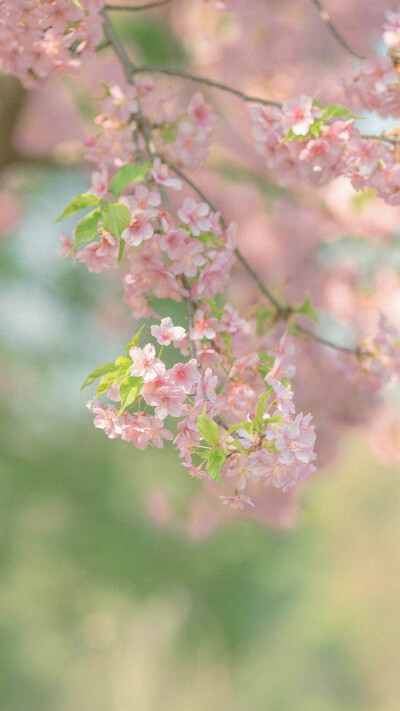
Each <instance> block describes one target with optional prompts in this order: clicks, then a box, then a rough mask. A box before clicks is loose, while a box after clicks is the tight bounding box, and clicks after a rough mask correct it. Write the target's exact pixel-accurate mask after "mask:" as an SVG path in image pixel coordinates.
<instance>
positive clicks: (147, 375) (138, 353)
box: [129, 343, 165, 383]
mask: <svg viewBox="0 0 400 711" xmlns="http://www.w3.org/2000/svg"><path fill="white" fill-rule="evenodd" d="M129 355H130V357H131V358H132V360H133V365H131V367H130V374H131V375H134V376H137V377H142V378H143V380H144V382H145V383H149V382H150V381H151V380H154V379H155V378H156V377H157V375H158V373H162V372H163V371H164V370H165V364H164V363H163V362H162V361H161V360H159V359H158V358H156V357H155V355H156V351H155V348H154V346H153V345H152V344H151V343H147V344H146V345H145V347H144V348H143V349H142V348H138V347H137V346H134V347H133V348H131V349H130V351H129Z"/></svg>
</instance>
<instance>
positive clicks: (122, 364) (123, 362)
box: [115, 356, 132, 371]
mask: <svg viewBox="0 0 400 711" xmlns="http://www.w3.org/2000/svg"><path fill="white" fill-rule="evenodd" d="M115 365H117V366H118V368H119V369H120V370H121V371H123V370H129V368H130V367H131V365H132V358H125V356H118V358H117V360H116V361H115Z"/></svg>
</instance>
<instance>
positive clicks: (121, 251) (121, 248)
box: [118, 237, 126, 262]
mask: <svg viewBox="0 0 400 711" xmlns="http://www.w3.org/2000/svg"><path fill="white" fill-rule="evenodd" d="M125 244H126V242H125V240H124V239H122V237H121V238H120V240H119V251H118V261H119V262H120V261H121V259H122V257H123V254H124V249H125Z"/></svg>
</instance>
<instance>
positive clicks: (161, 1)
mask: <svg viewBox="0 0 400 711" xmlns="http://www.w3.org/2000/svg"><path fill="white" fill-rule="evenodd" d="M170 2H171V0H157V2H149V3H147V4H146V5H105V6H104V7H105V9H106V10H121V11H127V12H140V11H141V10H151V9H152V8H153V7H161V5H167V4H168V3H170Z"/></svg>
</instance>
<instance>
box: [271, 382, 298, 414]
mask: <svg viewBox="0 0 400 711" xmlns="http://www.w3.org/2000/svg"><path fill="white" fill-rule="evenodd" d="M271 385H272V387H273V388H274V391H275V395H276V397H277V400H278V408H279V409H280V410H281V411H282V412H283V414H284V416H285V417H289V415H290V414H293V413H294V411H295V407H294V403H293V391H292V390H291V389H290V388H289V387H287V386H286V385H282V383H280V382H279V380H276V381H275V382H274V383H271Z"/></svg>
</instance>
